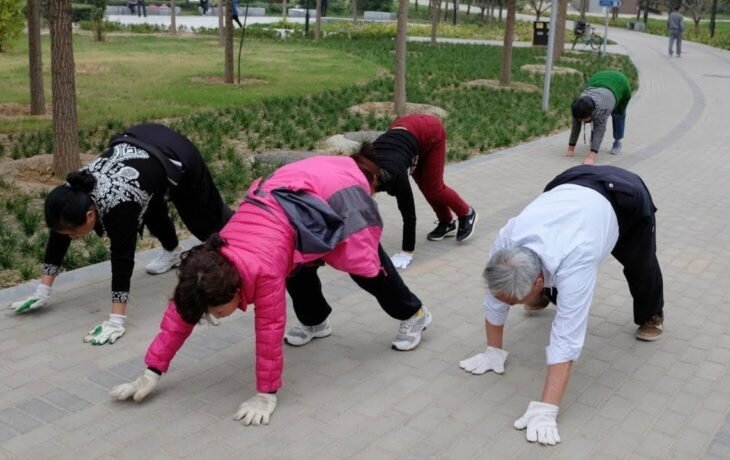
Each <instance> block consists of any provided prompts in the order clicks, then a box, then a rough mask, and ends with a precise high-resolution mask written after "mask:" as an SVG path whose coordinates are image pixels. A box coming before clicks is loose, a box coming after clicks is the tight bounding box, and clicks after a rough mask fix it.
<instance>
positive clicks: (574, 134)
mask: <svg viewBox="0 0 730 460" xmlns="http://www.w3.org/2000/svg"><path fill="white" fill-rule="evenodd" d="M630 99H631V85H630V84H629V80H628V79H627V78H626V76H625V75H624V74H622V73H621V72H618V71H616V70H603V71H600V72H596V73H595V74H593V76H592V77H591V78H590V79H589V80H588V86H587V87H586V89H585V90H583V92H582V93H581V94H580V96H578V97H577V98H575V99H574V100H573V105H572V111H573V129H572V130H571V131H570V140H569V141H568V151H567V152H566V155H567V156H569V157H572V156H573V155H574V154H575V144H576V143H577V141H578V136H579V135H580V130H581V125H582V124H583V123H591V124H592V125H593V129H592V131H591V151H590V153H589V154H588V156H587V157H586V159H585V160H584V161H583V164H587V165H592V164H593V163H595V161H596V156H597V155H598V149H599V147H600V146H601V142H603V135H604V134H605V133H606V125H607V124H608V116H609V115H610V116H611V121H612V124H613V146H612V147H611V153H612V154H614V155H617V154H619V153H621V141H622V140H623V138H624V128H625V126H626V106H627V105H628V104H629V100H630Z"/></svg>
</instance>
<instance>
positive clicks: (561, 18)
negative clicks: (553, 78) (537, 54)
mask: <svg viewBox="0 0 730 460" xmlns="http://www.w3.org/2000/svg"><path fill="white" fill-rule="evenodd" d="M553 5H555V6H556V7H557V8H558V15H557V17H556V18H555V38H554V41H553V62H557V61H558V59H560V56H561V55H562V54H563V50H564V49H565V19H566V16H567V14H568V0H554V1H553Z"/></svg>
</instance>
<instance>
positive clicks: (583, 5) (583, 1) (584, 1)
mask: <svg viewBox="0 0 730 460" xmlns="http://www.w3.org/2000/svg"><path fill="white" fill-rule="evenodd" d="M586 10H588V0H580V3H579V4H578V12H579V13H580V20H581V21H583V22H585V20H586Z"/></svg>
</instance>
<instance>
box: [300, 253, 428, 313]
mask: <svg viewBox="0 0 730 460" xmlns="http://www.w3.org/2000/svg"><path fill="white" fill-rule="evenodd" d="M378 255H379V256H380V264H381V269H380V272H379V273H378V276H376V277H374V278H364V277H362V276H356V275H350V277H351V278H352V279H353V280H354V281H355V282H356V283H357V285H358V286H360V287H361V288H363V289H364V290H366V291H368V292H369V293H370V294H372V295H373V296H375V298H376V299H377V300H378V303H379V304H380V306H381V308H382V309H383V310H385V312H386V313H387V314H388V315H390V316H391V317H393V318H395V319H399V320H401V321H403V320H406V319H408V318H410V317H411V316H413V315H414V314H416V312H417V311H418V310H419V309H420V308H421V305H422V304H421V301H420V300H419V299H418V297H416V296H415V295H414V294H413V293H412V292H411V291H410V289H408V286H406V285H405V283H404V282H403V279H402V278H401V277H400V275H399V274H398V271H397V270H396V269H395V267H393V263H392V262H391V261H390V257H388V254H386V252H385V250H384V249H383V247H382V246H378ZM322 265H323V264H322V263H321V262H320V263H313V264H309V265H305V266H303V267H300V268H299V269H297V270H296V271H295V272H294V273H293V274H292V275H291V276H290V277H289V278H288V279H287V281H286V290H287V291H288V292H289V295H290V296H291V298H292V303H293V304H294V312H295V313H296V315H297V319H299V322H301V323H302V324H303V325H305V326H316V325H317V324H322V323H323V322H324V320H326V319H327V317H328V316H329V315H330V313H331V312H332V307H330V305H329V304H328V303H327V300H326V299H325V298H324V295H323V294H322V283H321V282H320V280H319V276H317V269H319V267H321V266H322Z"/></svg>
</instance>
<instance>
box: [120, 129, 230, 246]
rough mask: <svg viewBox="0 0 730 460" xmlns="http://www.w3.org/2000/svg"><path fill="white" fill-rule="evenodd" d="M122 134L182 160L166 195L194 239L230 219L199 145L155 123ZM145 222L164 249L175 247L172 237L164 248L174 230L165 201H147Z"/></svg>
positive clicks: (123, 138) (216, 230) (202, 237)
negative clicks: (174, 181)
mask: <svg viewBox="0 0 730 460" xmlns="http://www.w3.org/2000/svg"><path fill="white" fill-rule="evenodd" d="M124 135H125V136H127V137H126V138H125V137H121V138H119V139H122V140H124V141H127V142H130V143H132V144H133V143H134V139H139V140H140V141H142V142H144V143H146V144H149V145H151V146H154V147H156V148H157V149H158V150H159V151H160V152H161V153H162V154H164V155H165V156H166V157H167V158H170V159H173V160H175V161H177V162H178V163H182V170H183V174H182V176H181V177H180V179H179V181H178V184H177V186H173V185H170V189H169V192H168V195H169V198H170V201H172V203H173V204H174V205H175V208H176V209H177V212H178V214H179V215H180V219H181V220H182V221H183V223H184V224H185V227H187V228H188V230H190V233H192V234H193V235H195V237H196V238H198V239H199V240H200V241H205V240H206V239H208V237H209V236H210V235H211V233H215V232H218V231H220V229H222V228H223V226H224V225H225V224H226V223H227V222H228V220H230V218H231V216H233V211H232V210H231V208H229V207H228V205H226V203H225V202H224V201H223V198H221V195H220V193H219V192H218V188H217V187H216V186H215V183H213V178H212V177H211V175H210V171H209V170H208V167H207V166H206V165H205V162H204V161H203V157H202V156H201V155H200V152H199V151H198V148H197V147H196V146H195V144H193V143H192V142H191V141H190V140H189V139H188V138H187V137H185V136H183V135H182V134H180V133H178V132H176V131H174V130H172V129H170V128H168V127H167V126H163V125H159V124H155V123H145V124H139V125H135V126H132V127H131V128H129V129H128V130H127V131H125V133H124ZM130 137H131V139H130ZM145 225H147V228H149V230H150V232H152V234H153V235H155V236H156V237H157V238H158V239H159V240H160V242H161V243H162V246H163V247H164V248H165V249H174V248H175V247H176V246H177V241H176V240H177V238H175V243H176V244H175V245H174V246H172V248H168V247H167V245H168V244H172V240H171V239H170V238H169V233H170V231H172V232H174V226H173V225H172V222H171V221H170V218H169V217H168V214H167V206H166V205H165V203H164V202H161V203H160V202H154V203H150V208H149V209H148V211H147V215H146V216H145Z"/></svg>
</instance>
